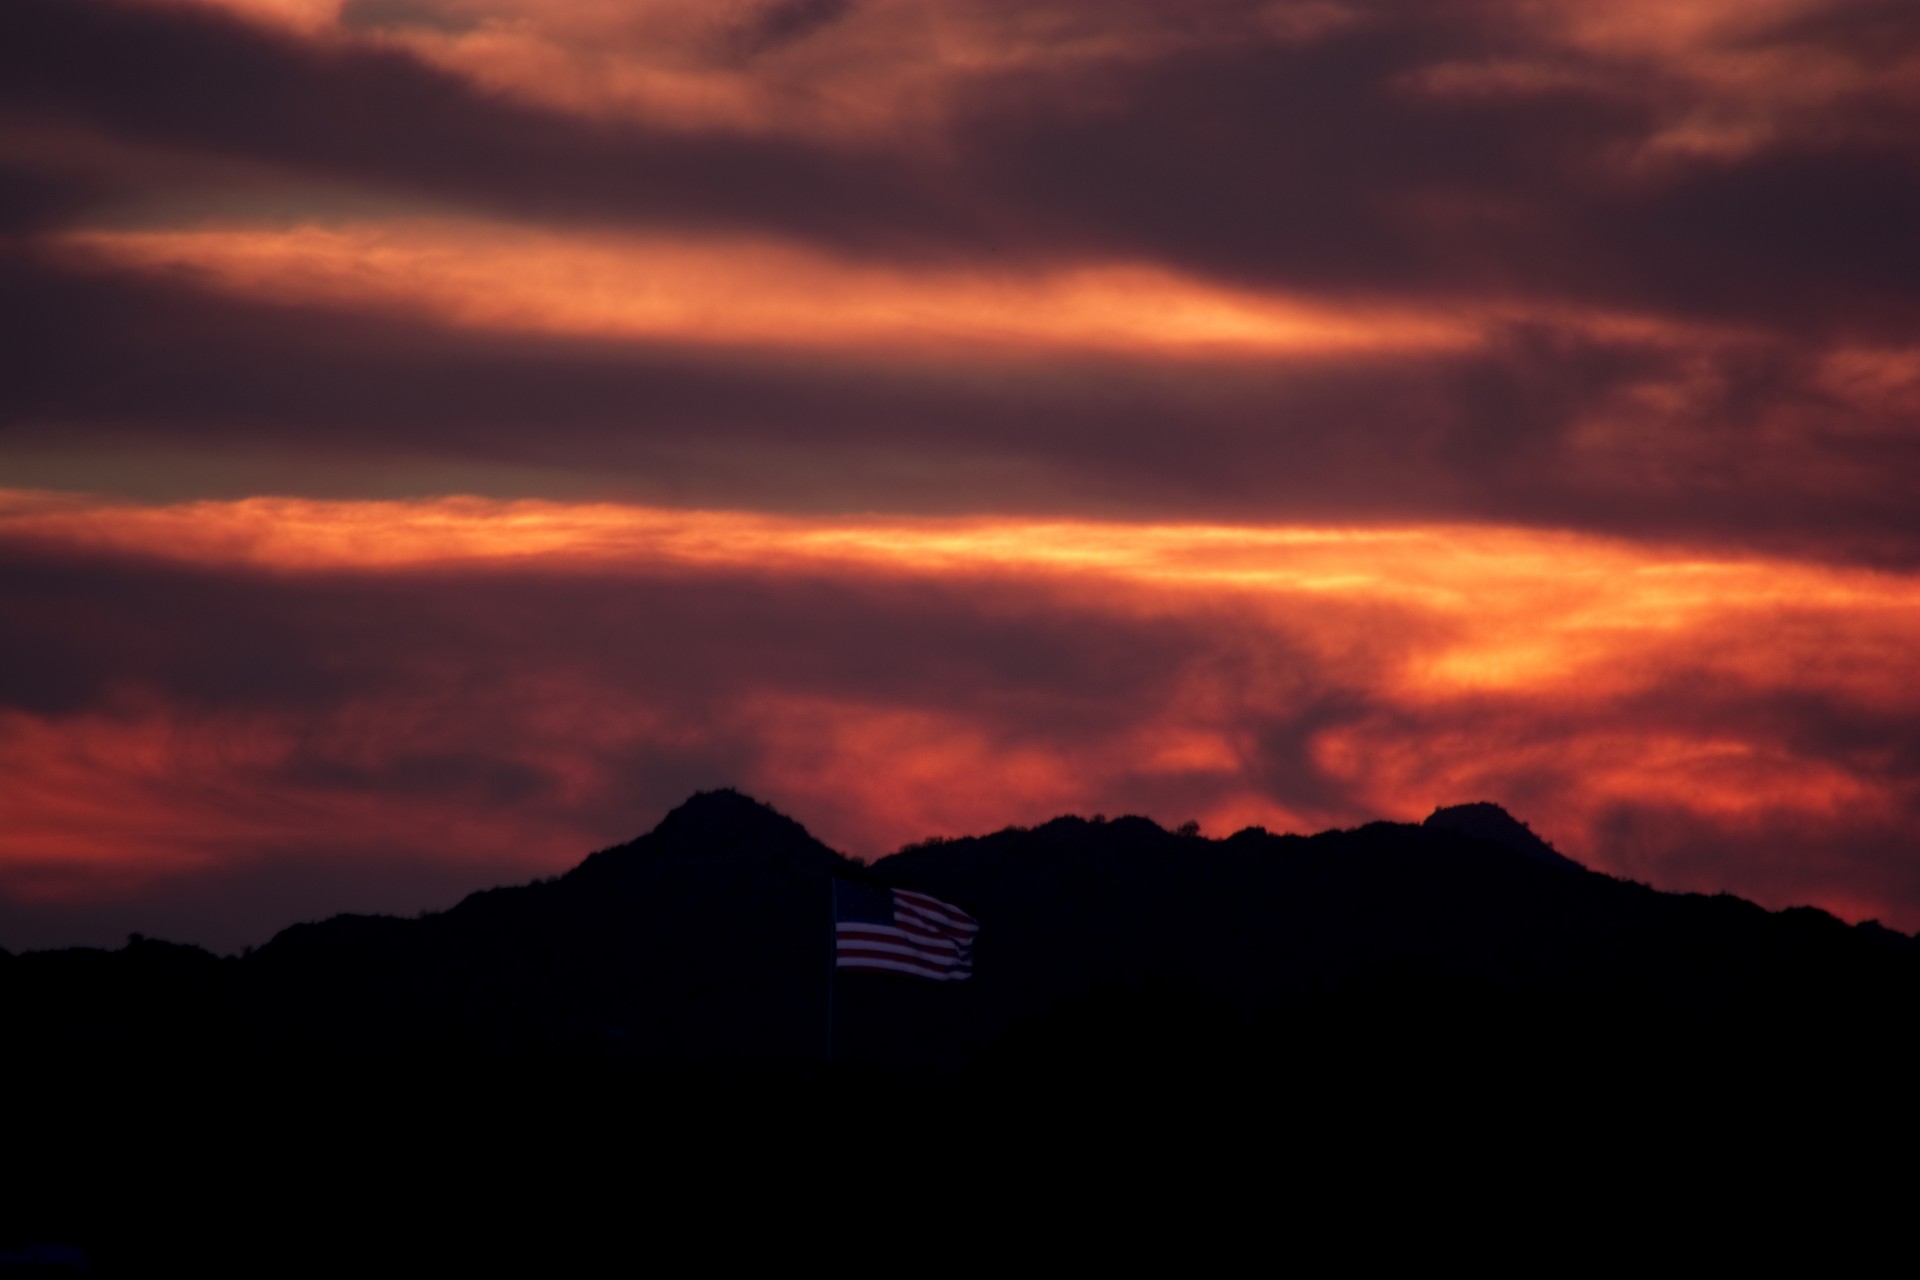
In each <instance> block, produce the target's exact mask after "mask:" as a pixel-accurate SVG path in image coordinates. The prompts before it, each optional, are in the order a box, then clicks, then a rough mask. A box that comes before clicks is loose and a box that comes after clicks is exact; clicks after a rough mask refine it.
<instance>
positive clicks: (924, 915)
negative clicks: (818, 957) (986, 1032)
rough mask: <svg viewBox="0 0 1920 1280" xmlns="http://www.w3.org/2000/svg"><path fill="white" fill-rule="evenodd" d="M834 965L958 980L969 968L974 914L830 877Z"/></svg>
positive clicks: (924, 897)
mask: <svg viewBox="0 0 1920 1280" xmlns="http://www.w3.org/2000/svg"><path fill="white" fill-rule="evenodd" d="M833 910H834V930H833V931H834V948H835V949H834V961H833V963H834V966H835V967H836V968H840V969H867V970H871V971H875V972H882V973H910V974H913V975H915V976H916V977H921V978H934V979H937V980H939V981H941V982H962V981H965V980H966V978H967V977H968V976H969V975H971V974H972V973H973V935H974V934H976V933H978V932H980V925H979V923H978V922H977V921H975V920H974V918H973V917H972V916H970V915H968V914H967V913H966V912H964V911H962V910H961V909H960V908H958V907H956V906H954V905H953V904H952V903H948V902H942V901H940V899H938V898H929V897H928V896H927V895H926V894H924V893H915V892H914V891H913V890H911V889H888V888H885V887H883V886H881V885H875V884H856V883H854V882H853V881H851V880H836V881H834V882H833Z"/></svg>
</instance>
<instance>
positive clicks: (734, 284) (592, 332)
mask: <svg viewBox="0 0 1920 1280" xmlns="http://www.w3.org/2000/svg"><path fill="white" fill-rule="evenodd" d="M58 243H59V244H60V245H61V246H62V247H63V248H64V249H65V251H66V252H67V253H69V254H71V255H74V256H76V257H79V258H82V259H84V260H87V261H91V262H96V263H104V264H108V265H112V266H115V267H122V268H132V269H135V270H139V271H144V272H151V273H162V274H167V275H172V276H177V277H184V278H187V279H190V280H193V281H195V282H198V283H201V284H204V285H208V286H211V287H213V288H216V289H220V290H224V291H228V292H231V293H236V294H240V295H242V296H247V297H254V298H263V299H271V300H275V301H283V302H284V301H296V302H305V303H321V304H330V305H343V306H358V307H369V308H380V309H385V308H393V309H399V310H404V311H409V312H413V313H415V314H420V315H425V316H428V317H431V318H433V319H435V320H439V321H442V322H445V323H450V324H455V325H461V326H467V327H473V328H479V329H492V330H506V331H516V332H534V333H556V334H569V335H582V336H588V337H599V338H625V339H632V338H640V339H665V340H671V341H675V342H693V343H747V344H756V345H770V346H798V347H845V346H849V345H852V346H859V347H867V348H882V349H885V348H890V347H895V348H907V349H911V348H916V347H925V346H929V345H941V346H953V345H962V346H974V345H983V346H990V347H994V348H1015V349H1019V350H1022V351H1045V350H1049V349H1060V348H1068V349H1073V348H1081V349H1094V350H1122V351H1136V350H1137V351H1144V352H1172V353H1178V352H1188V351H1197V352H1210V351H1211V352H1227V353H1235V352H1243V353H1246V354H1249V355H1287V354H1293V353H1300V354H1317V353H1323V352H1329V351H1369V350H1401V351H1405V350H1416V351H1417V350H1432V349H1446V348H1458V347H1461V346H1465V345H1470V344H1471V343H1473V342H1474V341H1475V338H1476V335H1475V333H1474V331H1473V329H1472V328H1471V327H1469V326H1468V325H1466V324H1463V323H1462V322H1461V321H1460V320H1458V319H1455V318H1452V317H1447V316H1440V315H1423V314H1419V313H1416V312H1412V311H1409V310H1404V309H1401V310H1395V309H1393V308H1388V307H1381V308H1378V309H1369V308H1362V307H1353V306H1334V305H1330V304H1326V303H1320V302H1315V301H1312V300H1302V299H1292V298H1286V297H1277V296H1272V295H1265V294H1260V293H1256V292H1251V291H1244V290H1232V289H1225V288H1221V287H1219V286H1213V285H1207V284H1204V283H1202V282H1199V281H1196V280H1192V279H1188V278H1185V277H1182V276H1180V275H1178V274H1177V273H1174V272H1171V271H1167V270H1164V269H1161V268H1157V267H1151V266H1146V265H1130V264H1111V265H1105V266H1083V267H1076V268H1062V269H1057V270H1050V271H1045V272H1040V273H1036V274H1031V275H1023V274H1019V273H1015V272H1006V273H1000V274H995V273H992V272H988V271H981V270H961V269H945V270H941V269H931V270H922V271H912V272H910V271H906V270H901V269H897V268H889V267H882V266H874V265H867V264H861V263H855V262H849V261H845V260H836V259H834V258H831V257H828V256H826V255H824V254H820V253H814V252H808V251H805V250H801V249H798V248H793V247H789V246H784V245H781V244H778V243H774V242H769V241H746V242H729V241H725V240H687V239H667V238H656V239H646V238H639V237H616V236H612V235H603V236H599V237H592V236H584V235H575V234H564V235H563V234H558V233H543V232H538V231H533V230H528V229H524V228H516V227H510V226H501V225H492V224H483V223H460V222H440V221H403V222H388V223H378V224H361V225H348V226H336V227H319V226H307V227H300V228H295V229H292V230H280V229H263V228H231V229H196V230H174V231H158V230H153V231H83V232H72V233H69V234H66V235H64V236H62V237H61V238H60V240H59V242H58Z"/></svg>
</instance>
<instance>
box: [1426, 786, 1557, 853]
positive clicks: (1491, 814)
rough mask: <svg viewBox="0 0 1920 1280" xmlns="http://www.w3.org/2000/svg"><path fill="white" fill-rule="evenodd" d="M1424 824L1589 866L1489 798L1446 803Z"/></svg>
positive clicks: (1514, 849) (1501, 845)
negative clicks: (1544, 837)
mask: <svg viewBox="0 0 1920 1280" xmlns="http://www.w3.org/2000/svg"><path fill="white" fill-rule="evenodd" d="M1420 825H1421V826H1424V827H1432V828H1434V829H1435V830H1438V831H1454V832H1458V833H1459V834H1460V835H1463V836H1469V837H1471V838H1473V839H1475V840H1484V841H1486V842H1487V843H1488V844H1497V845H1499V846H1500V847H1501V848H1503V849H1507V850H1510V851H1511V852H1514V853H1517V854H1520V855H1522V856H1524V857H1528V858H1531V859H1533V860H1534V861H1535V862H1544V863H1547V864H1549V865H1551V866H1556V867H1566V868H1569V869H1572V870H1585V868H1584V867H1581V865H1580V864H1579V863H1578V862H1575V861H1574V860H1573V859H1572V858H1569V857H1567V856H1566V855H1565V854H1563V853H1561V852H1560V851H1559V850H1558V849H1555V848H1554V847H1553V846H1552V845H1550V844H1548V843H1547V842H1546V841H1545V840H1542V839H1541V838H1540V837H1539V836H1537V835H1535V834H1534V833H1533V828H1532V827H1529V826H1528V825H1527V824H1526V823H1524V822H1522V821H1520V820H1519V819H1518V818H1516V817H1514V816H1513V815H1512V814H1510V813H1508V812H1507V811H1506V810H1505V809H1503V808H1501V807H1500V806H1499V805H1497V804H1494V803H1492V802H1491V801H1488V800H1476V801H1474V802H1473V803H1471V804H1455V805H1445V806H1442V807H1441V808H1438V809H1435V810H1434V811H1433V812H1432V813H1430V814H1428V815H1427V820H1426V821H1425V822H1423V823H1421V824H1420Z"/></svg>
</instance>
